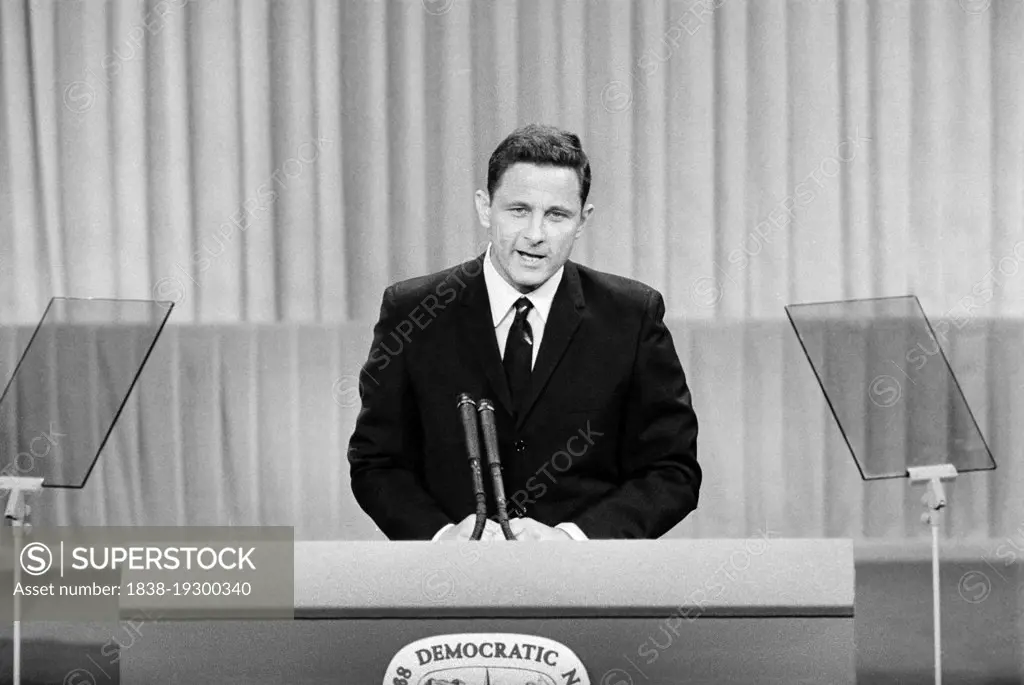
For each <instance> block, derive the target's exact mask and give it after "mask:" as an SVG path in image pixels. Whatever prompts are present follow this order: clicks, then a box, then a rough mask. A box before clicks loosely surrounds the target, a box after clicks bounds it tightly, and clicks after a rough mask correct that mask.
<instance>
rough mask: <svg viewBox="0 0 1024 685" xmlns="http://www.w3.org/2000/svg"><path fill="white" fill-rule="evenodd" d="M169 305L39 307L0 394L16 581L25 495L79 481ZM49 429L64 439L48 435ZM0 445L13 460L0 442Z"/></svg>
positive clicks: (17, 644)
mask: <svg viewBox="0 0 1024 685" xmlns="http://www.w3.org/2000/svg"><path fill="white" fill-rule="evenodd" d="M173 308H174V303H173V302H159V301H154V300H120V299H119V300H110V299H81V298H66V297H55V298H52V299H51V300H50V302H49V304H48V305H47V307H46V311H45V312H44V313H43V316H42V318H41V319H40V321H39V323H38V324H37V325H36V327H35V329H34V331H33V333H32V337H31V338H30V339H29V341H28V344H27V345H26V346H25V351H24V352H23V353H22V355H21V358H20V359H19V361H18V364H17V366H16V367H15V368H14V373H13V374H12V375H11V378H10V380H9V381H8V382H7V385H6V387H5V388H4V391H3V394H2V395H0V456H2V457H3V461H2V463H0V497H2V498H3V503H4V523H5V524H6V525H9V526H10V527H11V533H12V540H13V543H14V548H13V551H14V554H13V556H12V569H13V576H14V584H15V586H17V584H18V583H20V582H21V571H22V564H21V558H20V557H21V551H22V549H23V544H22V543H23V541H24V537H25V534H26V533H28V532H29V531H30V530H31V520H30V517H31V514H32V506H31V504H30V502H31V498H33V497H35V496H37V495H39V494H41V493H42V491H43V488H62V489H69V490H80V489H82V488H84V487H85V483H86V481H87V480H88V478H89V475H90V474H91V473H92V471H93V469H94V468H95V466H96V462H97V460H98V459H99V455H100V453H101V452H102V451H103V447H104V445H106V443H107V439H108V438H109V437H110V434H111V432H112V431H113V429H114V425H115V424H116V423H117V419H118V417H120V415H121V412H122V411H123V410H124V407H125V405H126V403H127V401H128V397H129V396H130V395H131V392H132V389H133V388H134V387H135V384H136V382H137V381H138V379H139V375H140V374H141V373H142V369H143V367H144V366H145V364H146V361H147V360H148V359H149V356H150V354H151V353H152V351H153V348H154V346H155V345H156V341H157V339H158V338H159V337H160V333H161V332H162V331H163V328H164V325H165V324H166V323H167V319H168V317H169V316H170V313H171V310H172V309H173ZM101 369H102V374H101V373H100V370H101ZM83 398H87V400H85V401H83ZM54 426H59V427H60V430H59V431H58V432H57V433H56V435H57V436H58V437H61V438H66V439H63V440H62V439H57V438H54V437H53V435H54V434H55V433H54V430H53V427H54ZM83 436H84V437H83ZM97 437H98V438H99V441H98V443H97V442H96V438H97ZM37 444H42V445H43V446H44V447H45V449H43V448H37V447H36V445H37ZM9 445H14V446H15V449H14V452H13V458H9V455H7V454H6V453H5V451H4V449H3V448H5V447H7V446H9ZM12 594H13V622H14V633H13V673H12V675H13V682H14V685H20V684H21V672H22V658H21V657H22V655H21V619H22V603H21V596H20V595H19V594H15V593H12Z"/></svg>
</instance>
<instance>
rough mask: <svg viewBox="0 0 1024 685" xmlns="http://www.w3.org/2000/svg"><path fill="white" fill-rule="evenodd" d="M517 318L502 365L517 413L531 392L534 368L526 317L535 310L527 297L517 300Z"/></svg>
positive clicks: (531, 332) (530, 337) (530, 336)
mask: <svg viewBox="0 0 1024 685" xmlns="http://www.w3.org/2000/svg"><path fill="white" fill-rule="evenodd" d="M515 308H516V317H515V319H513V321H512V328H511V329H509V332H508V340H507V341H506V342H505V358H504V359H503V360H502V363H503V364H504V366H505V378H506V379H507V380H508V388H509V390H510V391H511V392H512V406H513V407H514V409H515V413H516V414H518V413H519V411H520V410H521V408H522V407H521V405H522V403H523V402H525V401H526V396H527V395H528V394H529V392H530V373H531V367H532V366H533V329H532V328H531V327H530V323H529V322H528V321H527V320H526V317H527V316H528V315H529V314H530V309H532V308H533V303H532V302H530V301H529V300H528V299H526V298H525V297H520V298H519V299H518V300H516V304H515Z"/></svg>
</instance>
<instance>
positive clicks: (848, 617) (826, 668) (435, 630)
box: [119, 535, 856, 685]
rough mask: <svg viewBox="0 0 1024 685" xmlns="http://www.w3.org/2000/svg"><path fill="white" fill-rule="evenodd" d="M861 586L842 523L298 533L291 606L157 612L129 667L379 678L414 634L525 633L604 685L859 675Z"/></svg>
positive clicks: (222, 674) (197, 674)
mask: <svg viewBox="0 0 1024 685" xmlns="http://www.w3.org/2000/svg"><path fill="white" fill-rule="evenodd" d="M853 599H854V567H853V544H852V541H850V540H843V539H827V540H819V539H780V538H777V537H772V536H770V535H769V536H761V537H757V538H751V539H730V540H655V541H649V540H636V541H634V540H625V541H618V540H617V541H601V540H592V541H588V542H570V541H566V542H561V541H559V542H506V541H493V542H466V543H428V542H326V541H325V542H297V543H295V620H293V621H287V620H281V621H157V622H153V623H147V624H146V625H144V626H141V627H140V628H139V629H138V631H137V632H138V633H140V636H139V638H138V639H137V640H135V641H134V642H133V644H132V645H131V646H130V648H127V649H122V650H121V654H120V658H119V666H120V675H121V682H129V683H135V682H189V683H239V684H241V683H252V682H301V683H304V684H316V683H323V684H325V685H326V684H327V683H331V684H332V685H335V684H337V683H349V682H351V683H360V684H361V685H362V684H364V683H365V684H367V685H369V684H370V683H380V682H384V678H385V671H386V670H387V668H388V665H389V663H390V661H391V659H392V657H393V656H394V655H395V654H396V653H398V652H399V651H400V650H401V649H402V648H403V647H405V646H406V645H408V644H410V643H412V642H414V641H417V640H420V639H423V638H432V637H437V636H444V635H454V634H465V633H481V634H493V633H515V634H518V635H526V636H537V637H539V638H547V639H550V640H555V641H557V642H558V643H561V644H562V645H564V646H565V647H566V648H568V649H569V650H572V652H573V653H575V655H576V656H577V657H578V658H579V660H580V661H581V662H582V663H583V664H584V666H585V667H586V671H587V673H588V675H589V682H590V683H593V684H594V685H632V684H633V683H636V684H637V685H639V684H641V683H649V684H650V685H669V684H672V685H680V684H683V683H685V684H687V685H695V684H697V683H708V684H711V683H715V684H716V685H721V684H723V683H754V682H756V683H762V684H770V683H779V684H780V685H781V684H783V683H786V684H787V685H792V684H793V683H801V682H806V683H830V684H838V683H854V682H855V680H856V679H855V656H854V628H853V606H854V604H853ZM571 680H572V679H571V678H570V680H569V682H571ZM387 682H391V681H390V680H388V681H387ZM409 682H410V685H411V684H412V683H413V682H423V683H425V682H429V681H427V680H424V681H416V680H414V679H410V681H409ZM434 682H439V681H434ZM464 682H465V683H466V685H471V682H470V681H469V680H465V681H464ZM491 682H492V684H493V685H499V680H492V681H491ZM501 682H504V681H501ZM523 682H525V681H523ZM581 682H587V681H581ZM473 685H475V684H473ZM481 685H483V681H481Z"/></svg>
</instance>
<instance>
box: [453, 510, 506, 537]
mask: <svg viewBox="0 0 1024 685" xmlns="http://www.w3.org/2000/svg"><path fill="white" fill-rule="evenodd" d="M474 527H476V514H470V515H469V516H467V517H466V518H464V519H462V520H461V521H460V522H459V523H457V524H456V525H455V526H453V527H451V528H449V529H448V530H446V531H445V532H443V533H441V535H440V537H438V538H437V541H438V542H450V541H452V540H469V536H470V535H472V534H473V528H474ZM495 538H497V539H498V540H504V539H505V536H504V535H502V532H501V526H499V525H498V524H497V523H495V522H494V521H492V520H490V519H487V525H486V526H484V532H483V533H482V534H481V535H480V539H481V540H491V539H495Z"/></svg>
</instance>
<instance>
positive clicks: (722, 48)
mask: <svg viewBox="0 0 1024 685" xmlns="http://www.w3.org/2000/svg"><path fill="white" fill-rule="evenodd" d="M1022 36H1024V7H1022V4H1021V3H1020V2H1019V0H991V1H989V0H959V2H958V1H957V0H921V1H919V2H910V0H884V1H883V0H878V1H875V2H869V1H864V0H841V1H828V0H792V1H788V2H787V1H783V0H764V1H758V2H751V1H748V0H699V1H698V0H681V1H679V2H675V1H666V0H643V2H629V1H628V0H594V1H589V2H583V1H582V0H567V1H564V2H561V1H558V2H556V1H554V0H498V1H496V2H470V1H469V0H403V1H399V0H395V1H391V2H382V1H376V2H375V1H371V0H351V1H347V2H341V3H339V2H336V1H335V0H288V1H287V2H285V1H284V0H282V1H280V2H267V1H266V0H235V1H232V0H192V1H188V0H152V1H147V2H140V1H137V0H82V1H80V2H65V1H63V0H60V1H58V0H22V1H19V0H3V2H2V3H0V38H2V41H0V43H2V47H0V50H2V54H0V65H2V69H0V320H5V321H22V322H24V321H31V320H34V319H35V318H36V317H38V315H39V313H40V312H41V311H42V308H43V306H44V304H45V301H46V300H47V299H48V298H49V297H50V296H51V295H55V294H56V295H69V296H106V297H110V296H116V297H151V296H157V297H160V298H167V299H177V300H180V303H179V304H180V307H179V309H178V311H177V312H176V313H175V320H176V321H179V322H188V321H208V322H236V321H250V322H274V321H292V322H315V321H323V322H332V321H347V320H368V319H371V318H372V317H373V316H375V314H376V313H377V308H378V306H379V300H380V294H381V291H382V290H383V288H384V287H385V286H386V285H387V284H389V283H390V282H392V281H394V280H396V279H399V278H404V277H411V276H414V275H418V274H421V273H423V272H426V271H429V270H434V269H439V268H442V267H444V266H446V265H450V264H452V263H454V262H457V261H459V260H463V259H466V258H468V257H470V256H473V255H474V254H475V253H477V252H478V251H480V249H481V241H482V240H483V237H484V236H483V235H482V233H481V232H480V231H479V229H478V228H477V227H476V226H477V225H476V220H475V217H474V214H473V210H472V192H473V190H474V189H475V188H478V187H481V186H483V185H484V181H485V170H486V162H487V158H488V156H489V154H490V152H491V151H492V150H493V148H494V147H495V145H496V144H497V143H498V142H499V141H500V140H501V138H502V137H504V136H505V135H506V134H507V133H508V132H509V131H510V130H511V129H512V128H514V127H515V126H516V125H518V124H522V123H525V122H530V121H544V122H550V123H553V124H558V125H561V126H564V127H567V128H570V129H572V130H575V131H577V132H579V133H580V135H581V136H582V138H583V140H584V142H585V146H586V149H587V150H588V151H589V153H590V156H591V158H592V160H593V167H594V176H595V181H594V186H593V191H592V192H593V200H594V202H595V204H596V205H597V207H598V212H597V214H595V216H594V223H593V226H592V228H591V230H590V232H589V234H588V235H587V236H586V237H585V238H584V239H583V241H582V243H581V244H580V245H579V247H578V251H577V253H576V256H577V258H578V259H579V260H580V261H582V262H584V263H587V264H590V265H593V266H595V267H598V268H601V269H607V270H610V271H614V272H616V273H620V274H624V275H627V276H635V277H638V278H640V279H642V280H645V281H647V282H648V283H650V284H651V285H653V286H655V287H657V288H659V289H661V290H662V291H663V292H664V294H665V296H666V300H667V305H668V307H669V311H670V313H671V314H676V315H680V316H685V317H689V318H692V317H701V318H705V317H706V318H715V317H729V318H741V319H745V318H752V317H753V318H779V317H781V316H782V315H783V312H782V306H783V305H784V304H787V303H789V302H792V301H809V300H818V299H822V300H827V299H836V298H848V297H868V296H874V295H898V294H904V293H906V292H914V293H917V294H918V295H919V296H920V297H921V298H922V301H923V302H924V304H925V308H926V310H928V311H929V312H930V313H935V314H940V313H948V312H953V311H954V310H957V309H958V308H960V309H966V308H971V312H972V314H976V315H993V316H1002V315H1021V314H1022V313H1024V286H1022V275H1021V268H1020V262H1021V261H1022V260H1024V245H1021V244H1020V243H1019V241H1020V240H1021V239H1022V237H1024V151H1022V148H1024V126H1022V125H1021V122H1022V120H1024V106H1022V100H1024V71H1022V70H1021V68H1020V67H1021V64H1022V63H1024V38H1022ZM787 208H789V211H787ZM1000 265H1001V269H1000ZM979 291H983V294H982V295H978V294H976V293H977V292H979ZM965 298H969V299H965ZM971 300H973V301H971Z"/></svg>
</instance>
